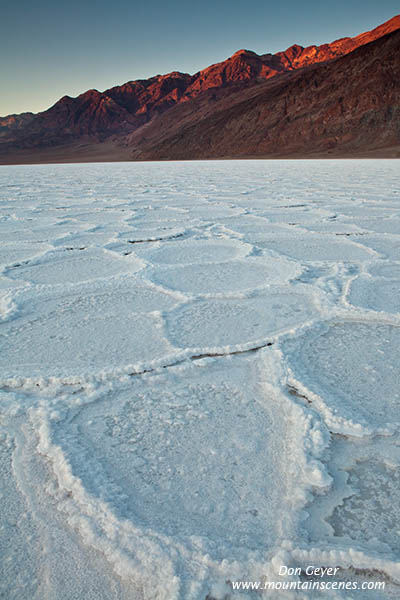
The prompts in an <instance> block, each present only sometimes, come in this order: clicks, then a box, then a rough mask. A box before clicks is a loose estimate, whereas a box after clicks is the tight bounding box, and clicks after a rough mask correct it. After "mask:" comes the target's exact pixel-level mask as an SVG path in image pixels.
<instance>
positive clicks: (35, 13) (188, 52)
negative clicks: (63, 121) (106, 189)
mask: <svg viewBox="0 0 400 600" xmlns="http://www.w3.org/2000/svg"><path fill="white" fill-rule="evenodd" d="M398 13H400V6H399V0H379V1H378V0H336V1H334V2H330V3H327V2H324V1H321V0H303V1H302V2H299V1H298V0H296V1H292V0H286V1H285V2H276V0H275V1H274V2H270V1H268V0H252V1H251V2H250V1H249V0H247V1H243V0H213V1H210V0H203V1H202V2H193V0H192V2H191V1H190V0H170V1H168V0H165V1H161V0H152V1H151V2H145V1H143V0H142V1H141V2H137V1H136V0H131V1H126V0H97V1H96V2H94V1H92V0H90V1H85V0H69V1H68V2H65V1H64V2H57V1H56V0H37V2H32V0H29V1H28V0H20V1H16V0H3V6H2V9H1V18H0V116H4V115H7V114H12V113H20V112H24V111H32V112H39V111H41V110H45V109H47V108H49V107H50V106H52V105H53V104H54V103H55V102H56V101H57V100H58V99H59V98H61V97H62V96H64V95H69V96H77V95H78V94H80V93H82V92H84V91H86V90H88V89H91V88H96V89H98V90H100V91H103V90H105V89H107V88H109V87H112V86H113V85H119V84H122V83H125V82H126V81H130V80H134V79H144V78H147V77H151V76H152V75H156V74H159V73H160V74H163V73H168V72H170V71H183V72H187V73H195V72H197V71H199V70H200V69H202V68H205V67H207V66H209V65H210V64H212V63H215V62H219V61H221V60H224V59H226V58H228V57H229V56H231V55H232V54H233V53H234V52H236V51H237V50H239V49H241V48H246V49H248V50H253V51H255V52H257V53H258V54H264V53H266V52H272V53H273V52H278V51H279V50H285V49H286V48H287V47H289V46H291V45H292V44H294V43H298V44H300V45H302V46H308V45H310V44H321V43H324V42H331V41H333V40H334V39H337V38H339V37H345V36H354V35H357V34H358V33H361V32H363V31H367V30H369V29H373V28H374V27H376V26H377V25H380V24H381V23H383V22H384V21H387V20H388V19H390V18H391V17H393V16H394V15H396V14H398Z"/></svg>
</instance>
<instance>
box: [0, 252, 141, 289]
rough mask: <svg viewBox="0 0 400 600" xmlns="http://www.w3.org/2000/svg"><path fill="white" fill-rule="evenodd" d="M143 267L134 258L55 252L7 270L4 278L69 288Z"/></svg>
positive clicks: (105, 254) (104, 254) (93, 253)
mask: <svg viewBox="0 0 400 600" xmlns="http://www.w3.org/2000/svg"><path fill="white" fill-rule="evenodd" d="M142 266H143V263H141V262H140V261H139V260H137V259H135V258H133V257H131V256H130V257H126V258H120V257H118V256H116V255H114V254H111V253H110V252H107V251H104V250H103V249H94V248H93V249H88V250H86V249H83V250H73V251H68V250H66V249H65V250H58V251H54V252H48V253H47V254H46V256H45V257H43V258H41V259H37V260H35V261H32V262H31V263H30V264H29V265H26V266H25V265H23V266H20V267H18V268H13V269H9V270H7V271H6V273H5V275H7V277H10V279H19V280H24V281H30V282H32V283H39V284H68V283H79V282H81V281H90V280H92V279H97V278H102V277H113V276H115V275H120V274H121V273H126V274H130V273H135V272H136V271H139V270H140V269H141V268H142Z"/></svg>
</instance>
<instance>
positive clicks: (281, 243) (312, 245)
mask: <svg viewBox="0 0 400 600" xmlns="http://www.w3.org/2000/svg"><path fill="white" fill-rule="evenodd" d="M257 244H258V245H262V247H264V248H269V249H271V250H275V251H276V252H279V253H280V254H283V255H285V256H289V257H292V258H296V259H298V260H301V261H307V262H321V261H332V262H337V261H340V262H353V261H355V262H358V261H366V260H371V259H372V258H373V256H374V255H375V253H374V252H372V251H371V250H368V249H367V248H364V247H360V246H359V245H357V244H355V243H353V242H350V241H348V240H347V239H346V240H344V239H343V237H340V239H331V238H328V237H327V236H324V235H322V236H321V235H318V234H314V233H310V234H309V235H301V233H300V234H296V235H293V234H292V235H288V236H286V237H282V236H281V235H279V236H273V235H271V236H270V238H269V239H267V238H264V239H263V240H262V242H261V241H258V242H257Z"/></svg>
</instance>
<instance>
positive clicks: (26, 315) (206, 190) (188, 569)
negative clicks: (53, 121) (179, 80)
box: [0, 160, 400, 600]
mask: <svg viewBox="0 0 400 600" xmlns="http://www.w3.org/2000/svg"><path fill="white" fill-rule="evenodd" d="M399 175H400V171H399V163H398V161H390V160H381V161H372V160H368V161H361V160H347V161H334V160H332V161H214V162H212V161H211V162H185V163H183V162H182V163H174V162H171V163H114V164H90V165H89V164H86V165H85V164H81V165H46V166H10V167H0V210H1V212H0V399H1V403H0V415H1V430H0V449H1V452H0V482H1V484H0V489H1V494H2V496H1V500H2V503H1V516H0V528H1V537H2V545H1V546H0V556H1V563H2V572H1V576H0V595H2V597H4V598H7V599H10V600H11V599H15V600H17V599H18V600H25V599H26V600H28V599H29V600H31V599H32V600H53V599H57V600H71V599H75V598H76V599H79V600H81V599H92V598H93V599H96V600H114V599H123V600H125V599H126V600H128V599H129V600H132V599H134V600H153V599H154V600H205V599H206V598H207V600H212V599H215V600H221V599H226V598H236V597H237V598H254V597H255V593H254V592H252V591H249V592H245V591H243V590H242V591H240V592H239V591H233V589H232V582H238V581H250V580H251V581H264V580H269V581H278V580H279V579H282V578H279V575H278V572H279V567H280V565H289V566H295V567H302V568H306V567H307V566H308V565H310V564H312V565H318V566H325V567H326V566H332V567H340V571H339V573H338V574H337V576H336V578H335V579H336V580H337V581H338V582H339V581H343V580H346V581H352V582H358V583H360V585H361V582H362V581H368V582H370V583H371V582H374V581H377V580H385V582H386V587H385V590H379V591H376V590H375V591H373V590H372V591H364V590H361V589H359V590H352V592H351V594H349V592H348V591H341V590H328V591H326V590H325V591H323V592H322V591H319V592H317V593H313V592H305V591H303V592H284V591H280V592H277V591H274V592H268V591H265V592H263V593H261V592H260V595H259V596H257V597H266V598H277V597H279V598H353V597H354V598H369V599H373V600H375V599H380V598H382V599H385V598H397V597H398V596H399V589H400V587H399V586H400V524H399V516H400V515H399V508H398V507H399V501H400V412H399V405H400V393H399V381H400V351H399V349H400V301H399V298H400V293H399V291H400V290H399V287H400V185H399ZM290 579H291V580H296V577H291V578H290ZM331 580H332V578H331ZM256 595H257V594H256Z"/></svg>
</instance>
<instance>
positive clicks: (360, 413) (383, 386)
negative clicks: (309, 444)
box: [282, 320, 400, 434]
mask: <svg viewBox="0 0 400 600" xmlns="http://www.w3.org/2000/svg"><path fill="white" fill-rule="evenodd" d="M282 348H283V352H284V356H285V358H286V360H287V362H288V366H289V367H290V369H291V372H292V374H293V377H294V378H295V379H296V380H297V381H298V382H300V383H301V384H302V385H304V386H305V387H306V388H307V389H309V390H310V391H311V392H314V393H316V394H318V396H319V397H320V399H321V400H322V405H319V408H320V410H322V414H323V415H324V417H325V418H326V419H327V422H328V424H329V426H330V427H331V428H334V429H335V430H336V429H337V428H338V429H337V430H338V431H339V432H340V431H341V429H340V428H341V426H342V425H341V423H342V420H343V419H345V420H347V421H348V422H349V423H350V424H351V423H353V424H358V425H361V426H362V427H364V428H366V429H367V430H370V429H371V430H374V429H375V428H376V427H391V426H395V425H396V423H397V425H398V423H399V421H400V418H399V416H398V415H399V407H400V389H399V381H400V327H398V326H395V325H389V324H385V323H379V322H375V321H372V320H370V321H364V322H360V321H343V322H340V321H338V322H332V323H327V324H324V325H321V326H316V327H314V328H312V329H311V330H309V331H308V332H307V333H306V334H304V335H303V336H301V337H299V338H295V339H291V340H288V341H286V342H284V343H283V345H282ZM361 431H362V429H360V427H358V428H357V427H356V428H355V433H356V434H357V432H359V433H360V432H361Z"/></svg>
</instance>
